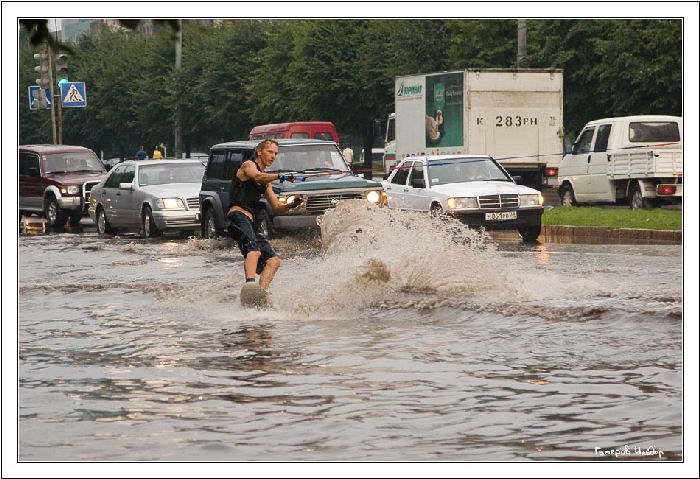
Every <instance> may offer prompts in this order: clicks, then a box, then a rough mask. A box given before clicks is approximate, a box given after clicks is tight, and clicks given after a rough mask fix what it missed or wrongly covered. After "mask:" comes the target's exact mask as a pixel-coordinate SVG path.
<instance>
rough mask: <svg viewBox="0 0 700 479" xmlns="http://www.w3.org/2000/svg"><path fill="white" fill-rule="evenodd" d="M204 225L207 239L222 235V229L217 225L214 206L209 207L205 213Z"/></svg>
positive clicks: (203, 233)
mask: <svg viewBox="0 0 700 479" xmlns="http://www.w3.org/2000/svg"><path fill="white" fill-rule="evenodd" d="M203 226H204V228H203V229H202V235H203V236H204V238H205V239H216V238H218V237H219V236H221V231H220V230H219V228H217V227H216V219H215V218H214V210H213V209H212V208H209V209H207V211H206V213H204V223H203Z"/></svg>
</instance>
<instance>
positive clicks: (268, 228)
mask: <svg viewBox="0 0 700 479" xmlns="http://www.w3.org/2000/svg"><path fill="white" fill-rule="evenodd" d="M255 230H256V231H257V232H258V233H260V234H261V235H263V236H264V237H265V238H267V239H272V238H274V237H275V236H276V235H275V231H274V228H273V226H272V220H271V219H270V215H268V214H267V211H266V210H264V209H261V210H258V213H257V214H256V215H255Z"/></svg>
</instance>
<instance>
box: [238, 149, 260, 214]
mask: <svg viewBox="0 0 700 479" xmlns="http://www.w3.org/2000/svg"><path fill="white" fill-rule="evenodd" d="M253 164H254V165H255V167H256V168H257V169H258V171H260V172H262V170H260V168H259V167H258V164H257V163H256V162H255V161H253ZM236 173H238V171H236ZM265 189H267V184H266V183H256V182H255V181H253V180H246V181H241V179H240V178H238V176H237V174H234V175H233V181H232V182H231V190H230V194H229V198H230V204H229V209H231V207H232V206H240V207H241V208H243V209H244V210H246V211H247V212H249V213H250V214H252V215H254V214H255V210H256V209H257V206H258V202H259V201H260V197H261V196H262V195H263V194H264V193H265Z"/></svg>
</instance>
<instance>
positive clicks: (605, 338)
mask: <svg viewBox="0 0 700 479" xmlns="http://www.w3.org/2000/svg"><path fill="white" fill-rule="evenodd" d="M273 244H274V246H275V248H276V249H277V251H278V253H279V254H280V256H281V257H282V260H283V261H282V267H281V268H280V271H279V272H278V274H277V276H276V278H275V280H274V281H273V283H272V286H271V293H272V298H273V308H272V309H270V310H247V309H243V308H241V307H240V305H239V303H238V293H239V290H240V286H241V285H242V276H243V275H242V261H241V258H240V254H239V252H238V249H237V247H236V246H235V243H233V242H232V241H231V240H228V239H223V240H216V241H214V240H203V239H197V238H190V239H179V238H167V237H166V238H162V239H156V240H143V239H140V238H138V237H137V236H134V235H123V236H117V237H106V236H99V235H97V234H96V233H95V232H94V228H87V227H86V228H85V229H84V230H83V231H82V232H78V233H74V232H69V231H68V232H59V233H57V232H49V233H47V234H21V235H20V237H19V244H18V322H17V334H18V345H17V346H18V370H17V372H18V376H19V377H18V385H17V386H18V387H17V400H18V404H17V415H18V424H17V427H18V436H17V437H18V441H17V448H18V458H19V460H20V461H350V462H353V461H457V462H459V461H498V462H500V461H516V462H518V461H520V462H531V461H597V460H612V461H625V460H627V461H681V460H683V432H684V431H683V421H682V418H683V416H682V414H683V336H682V335H683V282H682V247H681V246H673V245H672V246H666V245H664V246H659V245H634V246H630V245H599V244H598V245H582V244H556V243H539V244H535V245H524V244H522V243H520V242H517V241H510V242H509V241H501V242H498V243H496V242H494V241H492V240H491V239H490V237H489V236H487V235H483V234H481V233H480V232H476V231H473V230H469V229H467V228H466V227H464V226H462V225H460V224H457V223H453V222H449V221H448V222H440V221H436V220H431V219H430V218H427V217H425V216H416V215H411V214H408V213H401V212H396V211H389V210H386V209H378V208H367V207H364V206H360V205H359V204H357V203H354V202H349V203H346V204H342V205H341V206H340V207H338V208H336V209H335V210H334V211H332V212H330V213H329V214H327V216H326V217H325V218H324V219H323V223H322V234H321V235H318V234H316V235H313V234H302V235H293V236H286V237H284V238H281V239H278V240H273ZM625 451H626V452H625Z"/></svg>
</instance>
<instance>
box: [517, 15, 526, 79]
mask: <svg viewBox="0 0 700 479" xmlns="http://www.w3.org/2000/svg"><path fill="white" fill-rule="evenodd" d="M517 65H518V68H526V67H527V24H526V22H525V20H524V19H519V20H518V59H517Z"/></svg>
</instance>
